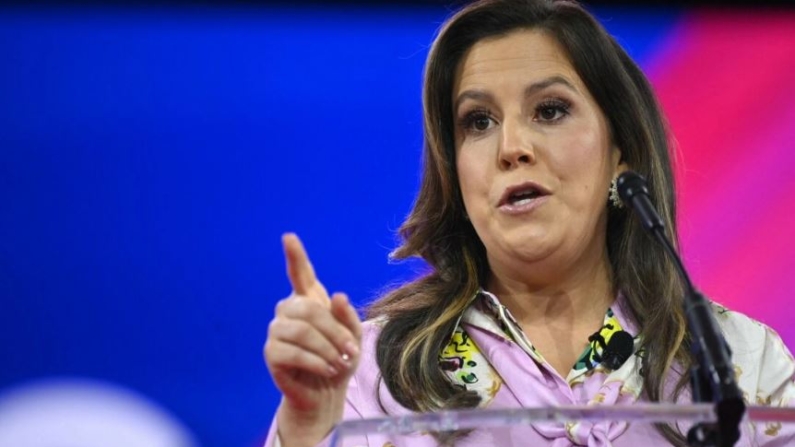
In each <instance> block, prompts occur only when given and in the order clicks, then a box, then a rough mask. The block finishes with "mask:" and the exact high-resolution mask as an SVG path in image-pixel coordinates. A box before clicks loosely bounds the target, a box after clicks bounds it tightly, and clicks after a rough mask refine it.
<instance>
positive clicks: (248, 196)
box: [0, 6, 679, 446]
mask: <svg viewBox="0 0 795 447" xmlns="http://www.w3.org/2000/svg"><path fill="white" fill-rule="evenodd" d="M314 8H315V9H300V10H299V9H286V8H284V7H280V8H277V7H260V8H252V7H245V8H242V7H238V8H235V7H214V8H196V7H194V8H185V9H183V8H179V9H175V8H170V9H169V8H160V9H158V8H154V7H152V8H119V9H101V8H82V9H68V10H62V9H56V8H55V7H49V8H44V9H41V8H40V9H35V10H34V9H19V8H18V9H5V10H2V14H0V61H2V69H0V151H2V152H1V156H0V209H1V210H2V211H0V234H2V239H0V300H1V301H0V303H1V304H0V306H1V310H0V340H2V343H0V393H7V394H8V393H13V392H15V391H14V390H18V389H20V388H19V387H25V386H29V385H30V384H32V383H37V382H36V381H41V380H43V379H50V378H59V379H68V378H80V379H91V380H96V381H101V382H102V383H108V384H114V385H117V386H120V387H123V388H124V389H126V390H130V391H132V392H134V393H137V395H139V396H143V397H145V398H146V399H148V400H149V401H150V402H154V403H155V404H156V405H158V406H160V407H161V408H162V409H164V410H165V411H166V412H168V413H169V414H171V415H173V416H174V417H175V418H176V419H177V420H179V421H181V424H183V425H184V427H186V428H187V430H188V431H190V432H191V433H193V435H194V436H195V439H197V440H198V441H199V443H200V444H201V445H205V446H222V445H223V446H256V445H258V444H259V443H260V442H261V441H262V439H263V438H264V435H265V433H266V431H267V428H268V425H269V423H270V420H271V417H272V415H273V411H274V409H275V407H276V405H277V404H278V400H279V396H278V393H277V392H276V390H275V389H274V387H273V385H272V383H271V380H270V378H269V376H268V373H267V370H266V368H265V366H264V363H263V361H262V354H261V349H262V344H263V342H264V339H265V334H266V330H267V325H268V322H269V321H270V319H271V317H272V312H273V307H274V305H275V303H276V301H277V300H279V299H281V298H282V297H284V296H286V295H287V294H288V293H289V284H288V282H287V280H286V278H285V275H284V265H283V260H282V253H281V247H280V235H281V234H282V233H283V232H286V231H295V232H297V233H299V234H300V235H301V237H302V238H303V239H304V241H305V244H306V246H307V248H308V250H309V252H310V255H311V257H312V260H313V261H314V264H315V267H316V269H317V271H318V273H319V275H320V277H321V279H322V280H323V281H324V282H325V283H326V284H327V286H328V287H329V289H331V290H342V291H346V292H348V293H349V294H350V296H351V297H352V298H353V299H354V300H355V302H356V303H357V304H359V305H364V304H365V303H366V302H367V301H368V300H370V299H372V298H373V297H375V296H377V295H378V294H379V291H381V290H383V288H384V287H388V286H389V285H390V284H394V283H396V282H400V281H402V280H405V279H407V278H411V277H413V276H415V275H417V274H418V273H419V272H421V271H422V264H421V263H419V262H414V263H408V264H404V265H390V264H389V263H388V260H387V255H388V253H389V252H390V251H391V250H392V249H393V248H395V246H396V239H395V230H396V229H397V228H398V226H399V225H400V223H401V221H402V219H403V217H404V216H405V215H406V213H407V212H408V211H409V209H410V206H411V203H412V201H413V196H414V193H415V191H416V189H417V186H418V173H419V170H420V153H421V146H422V132H421V117H422V114H421V105H420V91H421V77H422V66H423V63H424V60H425V56H426V54H427V50H428V45H429V43H430V41H431V39H432V36H433V34H434V32H435V30H436V29H437V27H438V26H439V24H440V23H441V22H442V20H443V19H444V18H445V17H446V16H447V15H448V13H449V11H448V10H446V9H444V8H432V7H425V8H419V7H417V8H415V9H404V8H397V7H393V8H383V9H375V8H373V9H353V8H352V7H336V8H335V7H332V6H328V7H322V8H321V7H317V6H315V7H314ZM597 13H598V15H599V16H600V17H601V18H603V19H605V23H606V25H607V27H608V28H609V29H610V30H611V32H613V33H614V34H616V35H617V36H618V37H619V40H620V41H621V42H622V43H624V44H625V45H626V46H627V47H628V48H629V50H630V52H631V53H632V54H633V56H634V57H635V58H636V59H638V60H639V61H640V62H641V63H642V64H644V65H645V64H648V63H651V62H652V58H653V55H654V54H656V53H655V51H656V50H658V49H659V48H660V47H661V45H662V41H663V40H665V39H664V38H665V37H666V36H667V35H668V33H670V31H671V27H672V26H674V25H675V24H676V23H677V20H678V18H679V13H678V12H677V11H661V10H632V11H629V12H627V11H622V10H616V9H610V10H599V11H597ZM1 397H2V396H1V395H0V398H1Z"/></svg>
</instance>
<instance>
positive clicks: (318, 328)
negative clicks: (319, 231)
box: [265, 0, 795, 447]
mask: <svg viewBox="0 0 795 447" xmlns="http://www.w3.org/2000/svg"><path fill="white" fill-rule="evenodd" d="M424 110H425V120H424V122H425V138H426V147H425V160H424V172H423V182H422V187H421V190H420V192H419V195H418V197H417V200H416V203H415V206H414V209H413V210H412V212H411V214H410V215H409V216H408V218H407V220H406V222H405V223H404V224H403V226H402V228H401V230H400V233H401V236H402V237H403V245H402V246H401V247H399V248H398V249H397V250H396V252H395V253H394V256H395V257H396V258H399V259H402V258H406V257H409V256H420V257H422V258H423V259H424V260H425V261H427V263H428V264H429V265H430V266H431V267H432V268H433V271H432V273H430V274H429V275H427V276H425V277H423V278H420V279H418V280H416V281H414V282H411V283H408V284H405V285H403V286H402V287H400V288H398V289H396V290H394V291H393V292H391V293H389V294H388V295H386V296H385V297H383V298H381V299H380V300H378V301H376V302H375V303H373V304H372V305H371V306H370V307H369V309H368V311H367V320H366V322H365V323H363V324H362V323H360V322H359V319H358V317H357V315H356V312H355V311H354V309H353V308H352V307H351V306H350V304H349V303H348V300H347V298H346V297H345V296H344V295H342V294H335V295H334V296H332V297H331V299H329V298H328V294H327V292H326V290H325V288H324V287H323V285H322V284H321V283H320V282H319V281H318V279H317V278H316V276H315V274H314V271H313V270H312V267H311V264H310V262H309V260H308V258H307V256H306V253H305V252H304V249H303V248H302V246H301V244H300V241H299V240H298V239H297V237H296V236H294V235H286V236H285V238H284V246H285V255H286V259H287V266H288V277H289V278H290V281H291V283H292V285H293V289H294V292H293V294H292V295H291V296H290V297H288V298H287V299H285V300H283V301H281V302H280V303H279V305H278V306H277V311H276V317H275V318H274V320H273V322H272V323H271V326H270V329H269V336H268V341H267V343H266V345H265V358H266V363H267V364H268V367H269V369H270V371H271V374H272V375H273V378H274V380H275V382H276V384H277V386H278V387H279V389H280V390H281V391H282V392H283V395H284V398H283V400H282V402H281V404H280V406H279V409H278V410H277V414H276V418H275V421H274V424H273V427H272V429H271V433H270V436H269V439H268V441H267V444H266V445H269V446H270V445H275V444H276V443H277V442H279V440H280V442H281V445H282V446H285V447H302V446H313V445H317V444H319V443H321V442H322V441H323V440H324V439H325V438H326V437H327V435H328V434H329V432H330V430H331V429H332V427H333V426H334V424H336V423H338V422H340V421H341V420H342V419H349V418H361V417H377V416H383V415H398V414H407V413H409V412H418V411H419V412H425V411H434V410H438V409H443V408H445V409H450V408H469V407H482V408H485V407H490V408H505V407H508V408H510V407H532V406H552V405H570V404H596V403H603V404H611V405H614V404H619V405H621V404H630V403H633V402H635V401H638V400H643V401H653V402H657V401H678V402H688V401H689V392H688V390H687V389H686V384H687V374H686V372H687V371H688V369H689V368H690V366H691V363H692V360H691V358H690V354H689V352H690V347H689V345H690V334H689V332H688V330H687V328H686V325H685V320H684V316H683V313H682V310H681V307H682V306H681V297H682V294H683V285H682V283H681V282H680V281H679V279H678V278H677V276H676V274H675V271H674V269H673V266H672V265H671V263H670V262H669V261H668V260H667V258H666V257H665V254H664V252H663V251H662V249H661V248H660V247H659V246H658V245H657V243H656V242H655V241H654V240H652V239H651V238H650V237H648V236H647V235H646V234H645V233H644V232H643V230H642V228H641V227H640V225H639V223H638V222H637V221H636V220H635V219H634V217H633V216H632V215H631V213H630V211H629V210H627V209H626V208H623V207H622V205H621V203H620V200H619V199H617V197H615V194H614V191H613V193H610V192H609V191H611V189H614V187H611V184H613V183H614V181H615V179H616V177H617V176H618V175H619V174H620V173H621V172H623V171H624V170H626V169H633V170H635V171H638V172H640V173H641V174H643V175H644V176H646V177H647V178H648V179H649V188H650V191H651V197H652V200H653V201H654V203H655V205H656V206H657V208H658V210H659V211H660V214H661V215H662V217H663V219H664V221H665V224H666V227H667V228H668V231H669V237H671V238H672V239H673V240H675V231H674V229H675V226H674V192H673V179H672V173H671V166H670V160H669V155H668V146H667V138H666V134H665V129H664V126H663V121H662V117H661V114H660V112H659V108H658V106H657V104H656V101H655V99H654V96H653V93H652V91H651V88H650V86H649V84H648V82H647V80H646V79H645V77H644V76H643V74H642V73H641V71H640V70H639V69H638V67H637V66H636V65H635V64H634V63H633V62H632V60H631V59H630V58H629V57H628V56H627V54H626V53H625V52H624V51H623V50H622V49H621V48H620V47H619V46H618V45H617V44H616V43H615V41H614V40H613V39H612V38H610V37H609V36H608V35H607V34H606V32H605V31H604V30H603V29H602V28H601V26H600V25H599V24H598V23H597V22H596V21H595V20H594V19H593V18H592V17H591V16H590V15H589V14H587V13H586V12H585V11H584V10H583V9H581V8H580V7H579V6H578V5H576V4H575V3H573V2H566V1H563V2H549V1H529V0H525V1H518V0H503V1H484V2H478V3H474V4H472V5H470V6H469V7H467V8H465V9H463V10H462V11H460V12H459V13H457V14H456V15H455V16H453V17H452V18H451V19H450V20H449V21H448V22H447V23H446V24H445V26H444V27H443V28H442V30H441V31H440V34H439V36H438V37H437V38H436V41H435V43H434V45H433V48H432V49H431V52H430V54H429V57H428V62H427V65H426V73H425V91H424ZM716 311H717V314H719V315H718V316H717V318H718V321H719V324H720V325H721V327H722V329H723V330H724V332H726V336H727V339H728V341H729V343H730V344H731V346H732V349H733V351H734V358H733V360H734V362H735V363H736V364H737V365H738V368H737V371H738V382H739V385H740V387H741V388H742V390H743V391H744V392H745V393H746V396H747V398H748V400H749V402H750V403H757V402H766V403H770V404H774V405H790V404H791V403H792V402H793V401H794V397H795V387H793V385H792V378H793V374H795V364H793V361H792V358H791V356H790V355H789V353H788V352H787V350H786V348H785V347H784V346H783V344H782V343H781V341H780V339H779V338H778V337H777V336H776V335H775V334H774V333H773V332H772V331H770V330H769V329H767V328H765V327H763V326H762V325H760V324H758V323H755V322H753V321H751V320H750V319H748V318H746V317H744V316H742V315H738V314H735V313H732V312H728V311H725V309H718V308H717V307H716ZM620 331H624V332H627V333H629V334H630V335H631V336H632V337H633V338H634V348H633V350H632V351H633V354H634V355H632V356H631V357H630V358H629V359H627V360H626V361H624V362H623V364H612V363H609V362H606V361H604V359H603V354H604V347H605V345H606V344H607V343H608V342H609V341H610V339H611V338H612V337H613V335H614V334H616V333H618V332H620ZM357 365H358V368H357ZM572 365H573V366H572ZM514 430H519V431H514ZM744 430H745V431H746V433H745V437H744V441H743V442H749V440H750V441H752V442H754V443H756V444H764V443H765V442H768V441H772V442H786V441H785V440H784V439H785V438H784V437H785V436H787V435H785V433H784V432H783V431H782V430H775V429H772V428H771V427H757V428H756V431H754V432H753V433H752V431H753V428H752V427H744ZM454 437H457V438H458V441H457V445H473V446H474V445H492V444H493V445H511V442H512V441H511V440H512V439H521V440H522V443H523V444H526V445H553V446H564V445H565V446H569V445H588V446H610V445H613V446H616V447H618V446H636V445H686V444H685V442H684V437H683V435H682V432H681V430H680V429H677V428H676V427H671V426H659V427H657V428H656V430H650V429H648V428H647V427H643V426H639V425H627V424H623V423H599V424H584V423H581V424H567V425H564V424H538V425H537V426H534V427H522V428H517V429H511V430H507V431H503V432H499V433H498V432H493V433H478V432H474V433H470V434H466V433H456V434H454ZM786 439H789V438H786ZM387 441H389V439H388V438H383V439H382V438H378V439H376V438H374V437H371V438H370V439H365V440H363V441H362V442H361V443H366V444H367V445H369V446H378V447H381V446H382V445H388V444H386V442H387ZM450 441H451V439H443V438H442V437H441V436H437V437H436V438H432V437H430V436H426V437H425V438H423V440H422V441H415V443H414V444H413V445H435V444H436V443H437V442H439V443H442V442H450ZM357 445H358V444H357ZM771 445H772V444H771ZM778 445H781V444H778Z"/></svg>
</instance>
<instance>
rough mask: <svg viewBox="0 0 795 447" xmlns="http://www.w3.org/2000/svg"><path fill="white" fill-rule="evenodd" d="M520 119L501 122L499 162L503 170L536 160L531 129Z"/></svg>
mask: <svg viewBox="0 0 795 447" xmlns="http://www.w3.org/2000/svg"><path fill="white" fill-rule="evenodd" d="M522 121H523V120H521V119H511V120H506V121H505V122H503V125H502V136H501V139H500V148H499V163H500V167H501V168H503V169H505V170H510V169H515V168H516V167H518V166H520V165H523V164H533V163H535V161H536V155H535V147H534V146H533V134H532V130H531V129H529V128H528V127H527V125H526V124H525V123H523V122H522Z"/></svg>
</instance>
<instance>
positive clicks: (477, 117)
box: [459, 109, 495, 134]
mask: <svg viewBox="0 0 795 447" xmlns="http://www.w3.org/2000/svg"><path fill="white" fill-rule="evenodd" d="M494 124H495V120H494V117H493V116H492V114H491V112H490V111H488V110H485V109H478V110H473V111H472V112H469V113H467V114H466V115H464V117H463V118H461V120H460V122H459V125H460V126H461V128H462V129H463V130H464V132H466V133H471V134H481V133H483V132H486V131H487V130H489V129H490V128H491V127H492V126H493V125H494Z"/></svg>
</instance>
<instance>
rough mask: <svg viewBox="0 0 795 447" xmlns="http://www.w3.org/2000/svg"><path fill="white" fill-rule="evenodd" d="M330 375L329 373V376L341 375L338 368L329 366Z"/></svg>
mask: <svg viewBox="0 0 795 447" xmlns="http://www.w3.org/2000/svg"><path fill="white" fill-rule="evenodd" d="M328 373H329V376H336V375H337V374H339V373H340V372H339V371H338V370H337V368H335V367H333V366H331V365H329V366H328Z"/></svg>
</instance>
